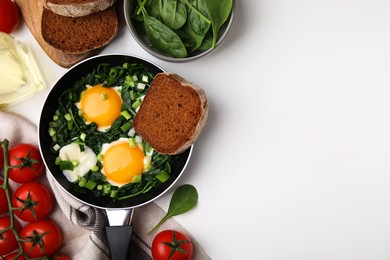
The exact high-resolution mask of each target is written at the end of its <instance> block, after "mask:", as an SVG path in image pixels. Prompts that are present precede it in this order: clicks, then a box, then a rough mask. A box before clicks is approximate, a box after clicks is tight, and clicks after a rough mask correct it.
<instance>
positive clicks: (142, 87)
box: [137, 82, 146, 90]
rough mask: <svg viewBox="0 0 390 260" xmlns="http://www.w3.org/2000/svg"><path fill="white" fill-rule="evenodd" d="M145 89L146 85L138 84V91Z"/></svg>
mask: <svg viewBox="0 0 390 260" xmlns="http://www.w3.org/2000/svg"><path fill="white" fill-rule="evenodd" d="M145 87H146V84H145V83H141V82H139V83H138V84H137V89H140V90H144V89H145Z"/></svg>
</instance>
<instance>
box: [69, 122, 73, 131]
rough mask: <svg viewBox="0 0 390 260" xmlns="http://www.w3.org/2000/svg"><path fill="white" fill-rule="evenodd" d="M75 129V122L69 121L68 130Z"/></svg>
mask: <svg viewBox="0 0 390 260" xmlns="http://www.w3.org/2000/svg"><path fill="white" fill-rule="evenodd" d="M72 129H73V121H68V130H72Z"/></svg>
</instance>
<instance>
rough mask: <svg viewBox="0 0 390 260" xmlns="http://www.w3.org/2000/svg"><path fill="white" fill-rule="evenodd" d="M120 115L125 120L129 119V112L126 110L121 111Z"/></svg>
mask: <svg viewBox="0 0 390 260" xmlns="http://www.w3.org/2000/svg"><path fill="white" fill-rule="evenodd" d="M121 115H122V116H123V117H124V118H125V119H126V120H129V119H130V118H131V114H130V113H129V111H127V110H123V111H122V112H121Z"/></svg>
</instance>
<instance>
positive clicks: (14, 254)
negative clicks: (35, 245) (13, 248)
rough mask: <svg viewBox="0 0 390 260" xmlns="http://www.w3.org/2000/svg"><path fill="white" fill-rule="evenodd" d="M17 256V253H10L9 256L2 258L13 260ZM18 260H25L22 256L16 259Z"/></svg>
mask: <svg viewBox="0 0 390 260" xmlns="http://www.w3.org/2000/svg"><path fill="white" fill-rule="evenodd" d="M18 254H19V252H13V253H11V254H9V255H6V256H4V258H5V259H6V260H14V259H15V257H16V256H17V255H18ZM18 260H26V258H25V257H24V256H23V255H21V256H19V257H18Z"/></svg>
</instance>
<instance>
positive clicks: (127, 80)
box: [123, 75, 135, 88]
mask: <svg viewBox="0 0 390 260" xmlns="http://www.w3.org/2000/svg"><path fill="white" fill-rule="evenodd" d="M123 83H124V85H128V86H130V87H132V88H134V87H135V84H134V80H133V78H132V77H131V76H129V75H127V76H126V78H125V81H124V82H123Z"/></svg>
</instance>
